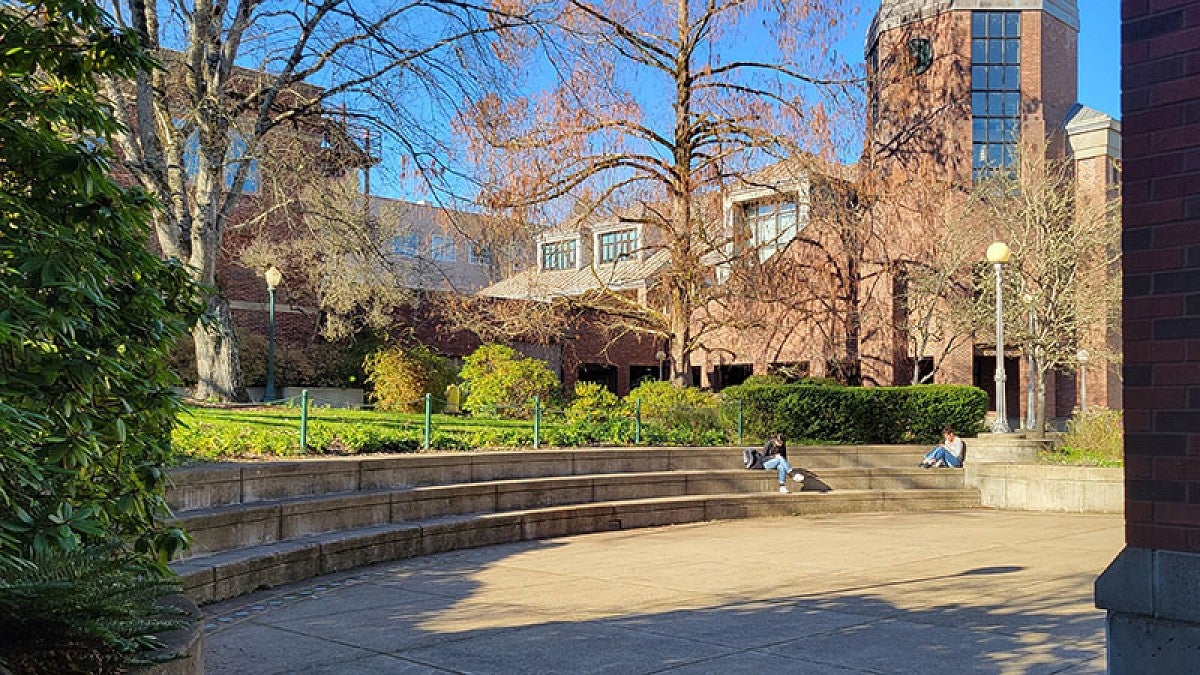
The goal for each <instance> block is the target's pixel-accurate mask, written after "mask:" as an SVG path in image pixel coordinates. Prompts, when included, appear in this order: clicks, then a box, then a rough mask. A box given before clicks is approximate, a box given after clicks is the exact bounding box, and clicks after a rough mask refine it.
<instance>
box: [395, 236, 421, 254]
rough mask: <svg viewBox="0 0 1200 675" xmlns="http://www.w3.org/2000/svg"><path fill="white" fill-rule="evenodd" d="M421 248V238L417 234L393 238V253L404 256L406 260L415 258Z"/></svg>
mask: <svg viewBox="0 0 1200 675" xmlns="http://www.w3.org/2000/svg"><path fill="white" fill-rule="evenodd" d="M420 246H421V237H420V235H418V234H416V233H415V232H413V233H409V234H402V235H400V236H399V237H393V238H392V253H395V254H396V255H401V256H404V257H405V258H415V257H416V256H417V250H418V248H420Z"/></svg>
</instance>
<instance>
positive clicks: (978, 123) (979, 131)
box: [971, 117, 988, 143]
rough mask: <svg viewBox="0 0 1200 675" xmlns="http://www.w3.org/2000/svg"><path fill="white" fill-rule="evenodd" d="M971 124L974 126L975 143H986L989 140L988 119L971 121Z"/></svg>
mask: <svg viewBox="0 0 1200 675" xmlns="http://www.w3.org/2000/svg"><path fill="white" fill-rule="evenodd" d="M971 122H972V126H973V135H974V138H975V142H976V143H978V142H980V141H986V140H987V139H988V124H987V122H988V121H987V119H986V118H983V117H976V118H975V119H973V120H971Z"/></svg>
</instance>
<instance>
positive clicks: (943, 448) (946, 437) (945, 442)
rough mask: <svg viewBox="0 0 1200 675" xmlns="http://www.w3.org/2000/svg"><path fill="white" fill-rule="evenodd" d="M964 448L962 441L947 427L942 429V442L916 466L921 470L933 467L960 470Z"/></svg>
mask: <svg viewBox="0 0 1200 675" xmlns="http://www.w3.org/2000/svg"><path fill="white" fill-rule="evenodd" d="M965 447H966V446H965V445H964V444H963V439H961V438H959V437H958V436H956V435H955V433H954V429H953V428H951V427H949V426H947V427H945V428H943V429H942V442H941V443H940V444H939V445H938V446H937V447H935V448H934V449H932V450H930V451H929V452H928V454H926V455H925V458H924V459H922V460H921V463H920V464H918V465H917V466H919V467H921V468H923V469H929V468H932V467H935V466H949V467H954V468H956V469H958V468H961V467H962V465H963V463H962V458H963V449H964V448H965Z"/></svg>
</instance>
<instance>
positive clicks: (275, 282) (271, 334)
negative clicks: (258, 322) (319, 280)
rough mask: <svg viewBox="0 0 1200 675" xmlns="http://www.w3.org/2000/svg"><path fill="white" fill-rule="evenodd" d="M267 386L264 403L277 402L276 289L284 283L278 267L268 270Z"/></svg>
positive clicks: (264, 392) (272, 266)
mask: <svg viewBox="0 0 1200 675" xmlns="http://www.w3.org/2000/svg"><path fill="white" fill-rule="evenodd" d="M263 276H264V277H266V279H267V296H268V298H269V299H268V301H267V302H268V305H267V384H266V386H265V387H263V401H274V400H275V288H276V287H277V286H279V284H280V283H282V282H283V273H282V272H280V271H279V268H278V267H275V266H274V265H271V266H270V267H268V268H267V272H266V274H264V275H263Z"/></svg>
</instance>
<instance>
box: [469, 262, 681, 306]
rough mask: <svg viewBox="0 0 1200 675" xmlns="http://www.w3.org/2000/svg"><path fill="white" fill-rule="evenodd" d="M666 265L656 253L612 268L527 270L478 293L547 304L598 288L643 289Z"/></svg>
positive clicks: (609, 266) (605, 265) (601, 265)
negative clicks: (546, 302) (553, 300)
mask: <svg viewBox="0 0 1200 675" xmlns="http://www.w3.org/2000/svg"><path fill="white" fill-rule="evenodd" d="M668 262H670V254H669V253H668V252H667V251H664V250H659V251H655V252H654V253H652V254H651V255H649V256H648V257H647V258H646V259H645V260H622V261H620V262H618V263H615V264H614V263H604V264H600V265H595V266H588V267H583V268H581V269H569V270H553V271H538V270H536V269H532V270H526V271H524V272H521V273H520V274H517V275H516V276H512V277H509V278H507V279H504V280H503V281H498V282H496V283H494V284H492V285H491V286H488V287H487V288H484V289H482V290H480V291H479V295H482V296H486V297H490V298H508V299H511V300H540V301H549V300H552V299H554V298H559V297H571V296H577V295H583V294H584V293H587V292H588V291H593V290H598V289H601V288H607V289H609V290H627V289H634V288H644V287H646V286H647V285H648V284H649V280H650V279H652V278H653V277H654V276H655V275H656V274H657V273H658V272H659V271H661V270H662V269H663V268H664V267H666V266H667V263H668Z"/></svg>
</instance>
